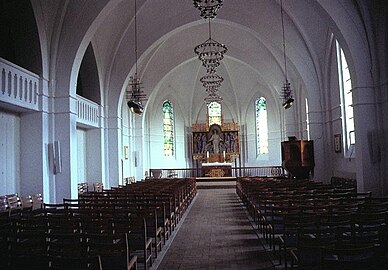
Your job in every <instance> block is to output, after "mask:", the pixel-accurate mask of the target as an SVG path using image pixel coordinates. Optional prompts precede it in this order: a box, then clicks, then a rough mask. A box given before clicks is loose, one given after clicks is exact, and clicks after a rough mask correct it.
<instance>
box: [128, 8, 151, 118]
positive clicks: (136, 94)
mask: <svg viewBox="0 0 388 270" xmlns="http://www.w3.org/2000/svg"><path fill="white" fill-rule="evenodd" d="M136 14H137V8H136V0H135V17H134V26H135V74H134V75H133V76H130V78H129V83H128V88H129V89H128V90H127V99H128V100H129V101H128V102H127V105H128V107H129V109H130V110H131V112H133V113H136V114H139V115H141V114H142V113H143V111H144V107H143V104H142V101H145V100H146V94H145V93H144V91H143V90H141V88H142V87H141V82H140V78H139V77H138V75H137V23H136Z"/></svg>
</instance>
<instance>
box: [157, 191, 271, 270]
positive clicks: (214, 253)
mask: <svg viewBox="0 0 388 270" xmlns="http://www.w3.org/2000/svg"><path fill="white" fill-rule="evenodd" d="M157 269H158V270H172V269H239V270H240V269H249V270H253V269H275V268H274V267H273V265H272V263H271V260H270V259H269V258H268V256H267V254H266V252H265V250H264V248H263V246H262V244H261V242H260V240H259V239H258V237H257V235H256V234H255V232H254V230H253V228H252V226H251V224H250V222H249V220H248V217H247V213H246V212H245V210H244V208H243V206H242V204H241V201H240V200H239V198H238V196H237V194H236V189H235V188H224V189H198V194H197V198H196V199H195V200H194V202H193V205H192V207H191V210H190V212H189V213H188V215H187V216H186V218H185V220H184V221H183V224H182V225H181V227H180V229H179V231H178V232H177V234H176V236H175V239H174V240H173V242H172V243H171V246H170V247H169V249H168V250H167V252H166V254H165V256H164V257H163V259H162V261H161V262H160V264H159V266H158V268H157Z"/></svg>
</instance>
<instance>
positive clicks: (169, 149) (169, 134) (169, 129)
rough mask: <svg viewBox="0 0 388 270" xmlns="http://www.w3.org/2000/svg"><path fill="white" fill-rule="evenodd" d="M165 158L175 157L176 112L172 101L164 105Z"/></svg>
mask: <svg viewBox="0 0 388 270" xmlns="http://www.w3.org/2000/svg"><path fill="white" fill-rule="evenodd" d="M163 138H164V156H166V157H172V156H173V155H174V110H173V107H172V104H171V102H170V101H168V100H167V101H165V102H164V103H163Z"/></svg>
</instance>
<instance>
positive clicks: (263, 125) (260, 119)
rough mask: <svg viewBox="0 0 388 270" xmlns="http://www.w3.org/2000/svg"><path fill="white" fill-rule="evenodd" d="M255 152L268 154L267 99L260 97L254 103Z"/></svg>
mask: <svg viewBox="0 0 388 270" xmlns="http://www.w3.org/2000/svg"><path fill="white" fill-rule="evenodd" d="M255 109H256V110H255V111H256V147H257V154H258V155H263V154H268V124H267V101H266V99H265V98H264V97H260V98H258V99H257V100H256V103H255Z"/></svg>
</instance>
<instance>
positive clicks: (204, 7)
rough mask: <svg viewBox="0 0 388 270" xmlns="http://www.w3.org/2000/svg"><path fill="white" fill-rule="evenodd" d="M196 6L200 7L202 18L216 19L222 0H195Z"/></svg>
mask: <svg viewBox="0 0 388 270" xmlns="http://www.w3.org/2000/svg"><path fill="white" fill-rule="evenodd" d="M194 7H195V8H197V9H199V11H200V12H201V14H200V16H201V17H202V18H204V19H209V18H210V19H214V18H215V17H216V16H217V12H218V10H219V9H220V8H221V7H222V0H194Z"/></svg>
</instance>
